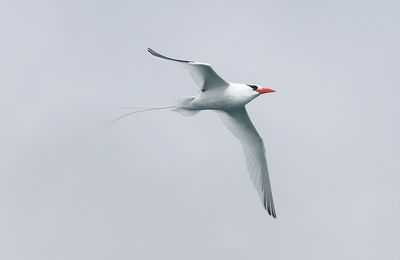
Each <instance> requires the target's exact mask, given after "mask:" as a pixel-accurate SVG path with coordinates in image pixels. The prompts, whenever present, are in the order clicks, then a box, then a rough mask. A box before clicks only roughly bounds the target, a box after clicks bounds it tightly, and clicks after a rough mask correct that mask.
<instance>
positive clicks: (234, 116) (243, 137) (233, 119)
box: [220, 107, 276, 218]
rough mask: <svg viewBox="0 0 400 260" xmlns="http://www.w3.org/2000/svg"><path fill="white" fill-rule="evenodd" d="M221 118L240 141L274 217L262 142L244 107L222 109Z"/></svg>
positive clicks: (261, 195) (248, 166) (256, 185)
mask: <svg viewBox="0 0 400 260" xmlns="http://www.w3.org/2000/svg"><path fill="white" fill-rule="evenodd" d="M220 115H221V118H222V120H223V121H224V123H225V124H226V126H227V127H228V129H229V130H230V131H231V132H232V133H233V134H234V135H235V136H236V137H237V138H238V139H239V141H240V142H241V143H242V146H243V150H244V154H245V156H246V164H247V170H248V172H249V173H250V178H251V180H252V181H253V184H254V186H255V188H256V189H257V191H258V194H259V196H260V199H261V202H262V203H263V205H264V208H265V209H266V210H267V211H268V214H269V215H271V216H273V217H274V218H276V211H275V206H274V200H273V198H272V190H271V182H270V178H269V174H268V166H267V160H266V158H265V148H264V142H263V140H262V138H261V136H260V135H259V133H258V132H257V130H256V128H255V127H254V125H253V123H252V122H251V120H250V118H249V115H248V114H247V111H246V108H245V107H240V108H237V109H233V110H229V111H222V112H221V113H220Z"/></svg>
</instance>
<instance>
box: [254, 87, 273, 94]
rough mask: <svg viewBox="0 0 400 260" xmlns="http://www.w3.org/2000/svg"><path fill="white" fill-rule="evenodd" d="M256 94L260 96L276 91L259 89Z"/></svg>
mask: <svg viewBox="0 0 400 260" xmlns="http://www.w3.org/2000/svg"><path fill="white" fill-rule="evenodd" d="M257 92H258V93H260V94H265V93H271V92H276V91H275V90H273V89H271V88H259V89H257Z"/></svg>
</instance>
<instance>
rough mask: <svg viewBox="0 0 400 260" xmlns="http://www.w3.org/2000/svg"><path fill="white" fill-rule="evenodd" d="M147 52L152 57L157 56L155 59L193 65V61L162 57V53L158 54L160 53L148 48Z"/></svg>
mask: <svg viewBox="0 0 400 260" xmlns="http://www.w3.org/2000/svg"><path fill="white" fill-rule="evenodd" d="M147 51H148V52H149V53H150V54H151V55H153V56H155V57H158V58H161V59H166V60H172V61H177V62H184V63H193V61H188V60H178V59H172V58H169V57H166V56H164V55H161V54H160V53H158V52H156V51H154V50H152V49H150V48H147Z"/></svg>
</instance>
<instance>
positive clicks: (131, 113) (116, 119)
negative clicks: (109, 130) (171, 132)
mask: <svg viewBox="0 0 400 260" xmlns="http://www.w3.org/2000/svg"><path fill="white" fill-rule="evenodd" d="M124 108H142V109H141V110H138V111H133V112H130V113H127V114H124V115H122V116H119V117H117V118H115V119H114V120H113V121H111V122H110V123H108V124H107V125H106V126H110V125H112V124H114V123H115V122H117V121H118V120H120V119H122V118H125V117H128V116H130V115H133V114H137V113H141V112H146V111H152V110H161V109H169V108H176V106H167V107H146V108H144V107H124Z"/></svg>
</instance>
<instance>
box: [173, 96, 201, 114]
mask: <svg viewBox="0 0 400 260" xmlns="http://www.w3.org/2000/svg"><path fill="white" fill-rule="evenodd" d="M194 99H195V97H179V98H177V100H176V106H175V109H174V110H173V111H176V112H178V113H180V114H181V115H184V116H194V115H196V114H197V113H199V112H200V110H197V109H190V105H191V103H192V101H193V100H194Z"/></svg>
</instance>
